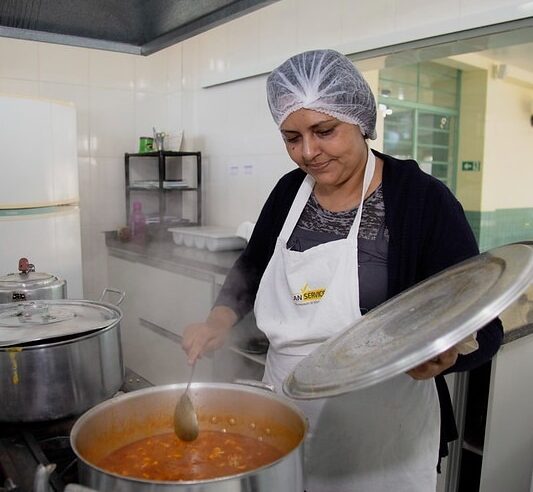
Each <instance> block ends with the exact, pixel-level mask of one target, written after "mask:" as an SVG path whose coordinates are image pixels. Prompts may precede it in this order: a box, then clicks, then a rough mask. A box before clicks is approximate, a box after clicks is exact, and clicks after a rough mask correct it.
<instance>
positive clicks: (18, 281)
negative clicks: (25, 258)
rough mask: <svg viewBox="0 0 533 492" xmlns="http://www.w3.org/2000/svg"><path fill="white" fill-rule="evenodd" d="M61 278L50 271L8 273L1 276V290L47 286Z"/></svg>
mask: <svg viewBox="0 0 533 492" xmlns="http://www.w3.org/2000/svg"><path fill="white" fill-rule="evenodd" d="M58 281H59V279H58V278H57V277H56V276H54V275H52V274H50V273H39V272H28V273H8V274H7V275H3V276H1V277H0V290H9V291H11V290H17V289H19V290H22V289H35V288H39V287H47V286H50V285H52V284H54V283H56V282H58Z"/></svg>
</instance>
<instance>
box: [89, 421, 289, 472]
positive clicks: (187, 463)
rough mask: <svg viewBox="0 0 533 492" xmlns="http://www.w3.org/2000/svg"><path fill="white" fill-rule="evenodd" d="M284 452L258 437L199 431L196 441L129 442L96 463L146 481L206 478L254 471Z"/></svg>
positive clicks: (156, 439) (160, 437) (163, 437)
mask: <svg viewBox="0 0 533 492" xmlns="http://www.w3.org/2000/svg"><path fill="white" fill-rule="evenodd" d="M282 454H283V453H281V452H280V451H278V450H277V449H276V448H275V447H273V446H271V445H270V444H266V443H264V442H262V441H259V440H258V439H254V438H251V437H246V436H242V435H240V434H233V433H229V432H220V431H201V432H200V435H199V436H198V438H197V439H196V440H195V441H190V442H185V441H181V440H179V439H178V438H177V437H176V436H175V434H174V433H172V432H170V433H168V434H161V435H157V436H153V437H148V438H146V439H141V440H140V441H137V442H134V443H132V444H128V445H127V446H124V447H122V448H119V449H117V450H116V451H114V452H113V453H111V454H109V455H108V456H106V457H105V458H104V459H103V460H102V461H101V462H100V463H98V466H99V467H101V468H103V469H104V470H107V471H110V472H113V473H117V474H119V475H123V476H128V477H135V478H144V479H147V480H173V481H174V480H175V481H178V480H205V479H211V478H215V477H222V476H227V475H235V474H237V473H242V472H246V471H248V470H253V469H255V468H258V467H260V466H263V465H266V464H267V463H272V462H273V461H275V460H277V459H279V458H281V456H282Z"/></svg>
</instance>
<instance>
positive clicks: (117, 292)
mask: <svg viewBox="0 0 533 492" xmlns="http://www.w3.org/2000/svg"><path fill="white" fill-rule="evenodd" d="M109 292H113V293H115V294H118V296H119V297H118V301H117V302H113V303H112V304H114V305H115V306H120V304H121V303H122V301H123V300H124V298H125V297H126V293H125V292H124V291H122V290H118V289H112V288H111V287H106V288H105V289H104V290H103V291H102V293H101V294H100V297H99V298H98V302H102V301H103V300H104V298H105V296H106V295H107V294H108V293H109Z"/></svg>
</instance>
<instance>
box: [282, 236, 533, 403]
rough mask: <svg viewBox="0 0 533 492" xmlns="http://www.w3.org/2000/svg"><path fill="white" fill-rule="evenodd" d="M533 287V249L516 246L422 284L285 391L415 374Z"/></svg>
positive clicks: (331, 343)
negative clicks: (425, 362) (409, 373)
mask: <svg viewBox="0 0 533 492" xmlns="http://www.w3.org/2000/svg"><path fill="white" fill-rule="evenodd" d="M532 280H533V248H532V247H531V246H528V245H526V244H511V245H507V246H502V247H500V248H495V249H493V250H491V251H488V252H486V253H483V254H481V255H478V256H476V257H474V258H471V259H469V260H466V261H465V262H462V263H460V264H458V265H455V266H453V267H451V268H448V269H446V270H445V271H443V272H441V273H439V274H437V275H435V276H433V277H431V278H430V279H427V280H425V281H424V282H421V283H419V284H418V285H416V286H414V287H412V288H411V289H409V290H407V291H405V292H403V293H401V294H399V295H398V296H396V297H394V298H393V299H390V300H389V301H387V302H385V303H384V304H382V305H381V306H379V307H378V308H376V309H374V310H372V311H370V312H369V313H368V314H366V315H365V316H364V317H362V318H360V319H359V320H358V321H357V322H356V323H355V324H354V325H353V326H351V327H349V328H348V329H347V330H344V331H343V332H342V333H340V334H339V335H337V336H335V337H333V338H331V339H330V340H328V341H326V342H325V343H324V344H323V345H322V346H320V347H319V348H318V349H317V350H315V351H314V352H313V353H312V354H310V355H309V356H307V357H306V358H304V359H303V360H302V361H301V362H300V363H299V364H298V365H297V366H296V367H295V369H294V370H293V371H292V373H291V374H290V375H289V376H288V377H287V378H286V380H285V381H284V385H283V391H284V392H285V393H286V394H288V395H290V396H292V397H294V398H300V399H313V398H322V397H326V396H334V395H340V394H343V393H347V392H349V391H353V390H357V389H360V388H364V387H367V386H371V385H373V384H376V383H379V382H380V381H384V380H386V379H389V378H391V377H393V376H395V375H397V374H400V373H403V372H406V371H408V370H409V369H412V368H413V367H416V366H417V365H419V364H421V363H422V362H424V361H427V360H429V359H431V358H432V357H435V356H436V355H437V354H439V353H441V352H443V351H444V350H446V349H448V348H450V347H452V346H454V345H456V344H457V343H458V342H460V341H461V340H463V339H464V338H466V337H467V336H469V335H471V334H473V333H475V332H476V331H477V330H478V329H480V328H481V327H483V326H484V325H485V324H486V323H488V322H489V321H490V320H492V319H493V318H495V317H497V316H498V315H499V314H500V313H501V312H502V311H503V310H504V309H505V308H506V307H507V306H509V305H510V304H511V303H512V302H513V301H514V300H516V299H517V298H518V296H520V294H521V293H522V292H523V291H524V290H525V289H526V288H527V287H528V286H529V284H530V282H531V281H532Z"/></svg>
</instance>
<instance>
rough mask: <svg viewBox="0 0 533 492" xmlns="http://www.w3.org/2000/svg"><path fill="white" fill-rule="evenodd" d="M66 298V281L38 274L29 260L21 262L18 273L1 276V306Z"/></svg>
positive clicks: (25, 259)
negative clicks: (7, 303) (9, 303)
mask: <svg viewBox="0 0 533 492" xmlns="http://www.w3.org/2000/svg"><path fill="white" fill-rule="evenodd" d="M66 297H67V282H66V280H64V279H61V278H59V277H56V276H55V275H52V274H50V273H40V272H36V271H35V266H34V265H33V264H32V263H30V262H29V260H28V259H27V258H21V259H20V260H19V264H18V272H16V273H8V274H7V275H3V276H0V304H3V303H6V302H17V301H32V300H37V299H65V298H66Z"/></svg>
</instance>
